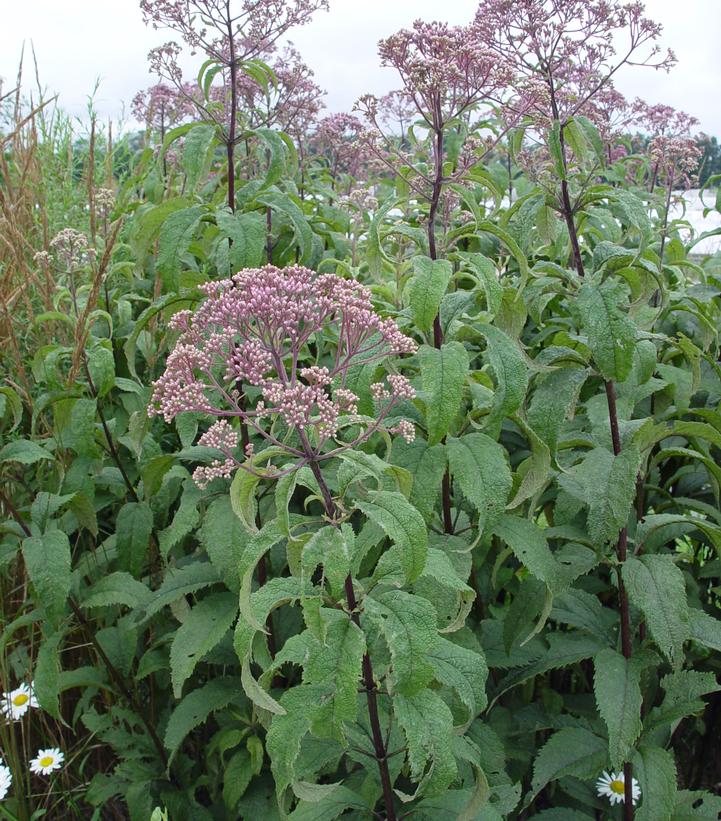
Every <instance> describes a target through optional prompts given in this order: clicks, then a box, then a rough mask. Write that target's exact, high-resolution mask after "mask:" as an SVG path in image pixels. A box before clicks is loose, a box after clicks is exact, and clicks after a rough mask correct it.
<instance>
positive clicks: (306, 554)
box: [301, 525, 352, 594]
mask: <svg viewBox="0 0 721 821" xmlns="http://www.w3.org/2000/svg"><path fill="white" fill-rule="evenodd" d="M350 538H352V530H350V528H346V527H344V528H343V529H340V528H337V527H335V526H333V525H327V526H326V527H322V528H321V529H320V530H316V532H315V533H314V534H313V535H312V536H311V537H310V539H309V540H308V541H307V542H306V543H305V545H304V546H303V553H302V555H301V568H302V571H303V578H304V579H306V580H308V581H310V579H311V577H312V576H313V573H314V572H315V569H316V568H317V567H318V565H321V564H322V565H323V572H324V575H325V577H326V578H327V579H328V582H329V583H330V588H331V591H333V593H334V594H336V593H339V592H342V590H343V584H344V582H345V580H346V577H347V576H348V574H349V573H350V562H351V555H352V543H351V542H350Z"/></svg>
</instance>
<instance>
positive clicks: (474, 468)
mask: <svg viewBox="0 0 721 821" xmlns="http://www.w3.org/2000/svg"><path fill="white" fill-rule="evenodd" d="M446 453H447V454H448V465H449V469H450V472H451V475H452V476H453V478H454V480H455V481H456V482H458V484H459V485H460V488H461V491H462V493H463V495H464V496H465V497H466V499H468V501H469V502H470V503H471V504H472V505H473V506H474V507H475V508H476V510H477V511H478V513H479V519H478V529H479V530H480V531H481V532H482V531H483V530H484V528H486V527H489V526H492V525H493V524H494V523H495V522H496V521H497V520H498V517H499V516H500V515H501V514H502V513H503V510H504V509H505V506H506V502H507V501H508V497H509V495H510V493H511V487H512V484H513V480H512V478H511V470H510V468H509V467H508V461H507V459H506V451H505V450H504V449H503V447H502V446H501V445H499V444H498V442H495V441H494V440H493V439H491V438H490V437H489V436H486V435H485V434H484V433H468V434H466V435H465V436H461V437H460V438H458V439H449V440H448V442H447V443H446Z"/></svg>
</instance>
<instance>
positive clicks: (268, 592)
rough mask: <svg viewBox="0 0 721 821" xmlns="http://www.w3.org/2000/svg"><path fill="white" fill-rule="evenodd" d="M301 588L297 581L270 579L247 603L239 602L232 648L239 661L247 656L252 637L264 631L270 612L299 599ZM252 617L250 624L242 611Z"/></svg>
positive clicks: (283, 578)
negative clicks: (239, 612) (239, 606)
mask: <svg viewBox="0 0 721 821" xmlns="http://www.w3.org/2000/svg"><path fill="white" fill-rule="evenodd" d="M301 593H302V587H301V582H300V580H299V579H296V578H293V577H280V578H277V579H271V580H270V581H269V582H267V583H266V584H265V585H263V587H260V588H259V589H258V590H256V591H255V592H254V593H253V595H252V596H250V597H249V599H248V601H247V602H245V603H244V602H243V601H242V600H241V618H240V619H238V623H237V624H236V627H235V636H234V638H233V647H234V648H235V652H236V653H237V655H238V658H239V659H241V661H242V660H243V659H244V658H245V657H246V656H247V655H248V651H249V650H250V647H251V642H252V641H253V637H254V636H255V635H256V633H258V632H263V631H264V630H265V627H264V624H265V621H266V619H267V618H268V616H269V615H270V613H271V612H272V610H274V609H275V608H276V607H280V606H281V605H283V604H287V603H288V602H291V601H294V600H296V599H299V598H300V597H301ZM244 610H245V611H247V612H249V613H250V614H251V616H252V622H251V621H249V620H248V619H246V618H245V616H243V611H244Z"/></svg>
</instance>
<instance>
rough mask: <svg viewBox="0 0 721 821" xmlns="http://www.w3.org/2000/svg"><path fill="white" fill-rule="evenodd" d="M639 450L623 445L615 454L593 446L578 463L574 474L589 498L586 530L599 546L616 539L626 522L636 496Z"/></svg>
mask: <svg viewBox="0 0 721 821" xmlns="http://www.w3.org/2000/svg"><path fill="white" fill-rule="evenodd" d="M640 462H641V458H640V454H639V452H638V451H637V450H636V449H635V448H632V447H631V448H625V449H624V450H623V451H621V453H619V454H618V456H614V455H613V454H612V453H611V452H610V451H608V450H606V449H605V448H594V449H593V450H592V451H590V452H589V453H588V454H587V455H586V457H585V458H584V460H583V462H582V463H581V464H580V465H579V467H578V470H577V476H578V478H579V480H580V481H581V484H582V485H583V486H584V489H585V495H586V500H587V502H588V506H589V511H588V532H589V535H590V536H591V539H592V540H593V541H594V543H595V544H596V545H598V546H601V545H603V544H607V543H609V542H615V541H616V539H617V538H618V532H619V530H621V528H622V527H625V526H626V522H627V520H628V514H629V512H630V510H631V505H632V504H633V500H634V499H635V497H636V476H637V474H638V470H639V467H640Z"/></svg>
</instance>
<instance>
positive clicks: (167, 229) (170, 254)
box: [156, 205, 204, 290]
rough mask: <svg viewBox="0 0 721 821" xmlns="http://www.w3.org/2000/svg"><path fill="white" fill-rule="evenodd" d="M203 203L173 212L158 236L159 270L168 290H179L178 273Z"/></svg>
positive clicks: (195, 228)
mask: <svg viewBox="0 0 721 821" xmlns="http://www.w3.org/2000/svg"><path fill="white" fill-rule="evenodd" d="M203 213H204V209H203V206H202V205H193V206H191V207H190V208H184V209H183V210H182V211H175V212H173V213H172V214H171V215H170V216H169V217H168V218H167V219H166V220H165V222H164V223H163V225H162V227H161V229H160V234H159V236H158V258H157V262H156V265H157V268H158V272H159V273H160V275H161V276H162V278H163V283H164V285H165V287H166V289H168V290H178V282H177V279H178V274H179V273H180V271H181V268H182V264H183V257H184V256H185V254H186V253H187V251H188V246H189V245H190V243H191V242H192V240H193V237H194V236H195V232H196V230H197V228H198V225H200V218H201V217H202V216H203Z"/></svg>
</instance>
